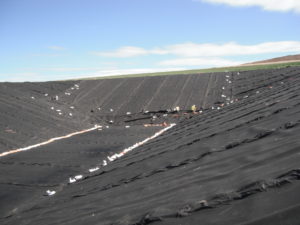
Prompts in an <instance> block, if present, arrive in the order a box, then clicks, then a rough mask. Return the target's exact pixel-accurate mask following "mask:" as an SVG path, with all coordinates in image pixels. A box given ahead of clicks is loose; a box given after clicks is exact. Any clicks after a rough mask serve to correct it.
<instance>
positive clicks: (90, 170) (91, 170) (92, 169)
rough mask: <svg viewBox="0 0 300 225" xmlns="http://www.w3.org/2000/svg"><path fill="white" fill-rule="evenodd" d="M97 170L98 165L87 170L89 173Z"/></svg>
mask: <svg viewBox="0 0 300 225" xmlns="http://www.w3.org/2000/svg"><path fill="white" fill-rule="evenodd" d="M97 170H99V167H95V168H91V169H89V172H90V173H93V172H95V171H97Z"/></svg>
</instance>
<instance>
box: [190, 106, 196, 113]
mask: <svg viewBox="0 0 300 225" xmlns="http://www.w3.org/2000/svg"><path fill="white" fill-rule="evenodd" d="M191 110H192V112H193V113H194V112H196V110H197V108H196V105H192V107H191Z"/></svg>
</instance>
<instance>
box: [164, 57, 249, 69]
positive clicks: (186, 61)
mask: <svg viewBox="0 0 300 225" xmlns="http://www.w3.org/2000/svg"><path fill="white" fill-rule="evenodd" d="M243 63H245V62H241V61H233V60H227V59H222V58H179V59H170V60H165V61H162V62H160V63H159V65H161V66H217V67H218V66H235V65H240V64H243Z"/></svg>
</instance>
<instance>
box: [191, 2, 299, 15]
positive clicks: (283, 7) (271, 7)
mask: <svg viewBox="0 0 300 225" xmlns="http://www.w3.org/2000/svg"><path fill="white" fill-rule="evenodd" d="M196 1H202V2H207V3H213V4H226V5H229V6H233V7H250V6H258V7H261V8H262V9H264V10H268V11H280V12H286V11H294V12H296V13H300V1H299V0H196Z"/></svg>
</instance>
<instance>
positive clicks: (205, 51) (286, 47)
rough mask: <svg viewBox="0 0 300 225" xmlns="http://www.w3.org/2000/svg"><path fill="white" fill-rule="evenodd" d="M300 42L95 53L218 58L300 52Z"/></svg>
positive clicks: (214, 45)
mask: <svg viewBox="0 0 300 225" xmlns="http://www.w3.org/2000/svg"><path fill="white" fill-rule="evenodd" d="M299 51H300V41H278V42H264V43H260V44H255V45H241V44H237V43H234V42H229V43H225V44H211V43H204V44H197V43H182V44H176V45H170V46H164V47H160V48H154V49H144V48H140V47H134V46H131V47H129V46H127V47H122V48H119V49H117V50H114V51H110V52H97V53H94V54H96V55H99V56H103V57H123V58H125V57H134V56H142V55H144V56H145V55H175V56H179V57H218V56H239V55H257V54H269V53H287V52H299Z"/></svg>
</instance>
